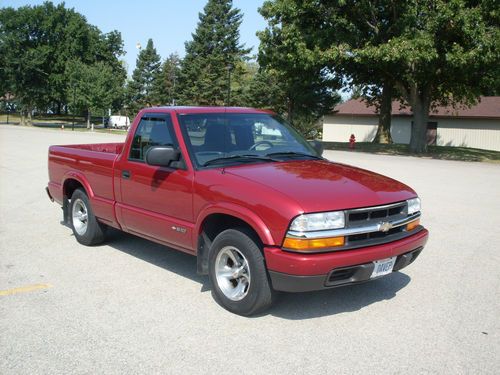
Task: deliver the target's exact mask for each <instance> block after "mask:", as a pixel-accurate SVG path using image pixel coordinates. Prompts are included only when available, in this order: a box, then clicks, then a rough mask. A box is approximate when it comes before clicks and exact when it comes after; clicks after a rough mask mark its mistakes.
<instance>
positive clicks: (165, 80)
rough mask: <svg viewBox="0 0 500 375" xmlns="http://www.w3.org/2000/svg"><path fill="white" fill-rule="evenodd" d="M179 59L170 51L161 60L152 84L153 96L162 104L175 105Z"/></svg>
mask: <svg viewBox="0 0 500 375" xmlns="http://www.w3.org/2000/svg"><path fill="white" fill-rule="evenodd" d="M180 65H181V59H180V57H179V55H178V54H177V53H172V54H170V56H168V57H167V59H166V60H165V61H164V62H163V64H162V66H161V68H160V72H159V74H158V77H157V79H156V80H155V81H154V84H153V96H154V97H155V99H156V100H157V101H158V102H159V103H160V104H162V105H175V104H176V102H177V101H178V87H177V86H178V84H177V83H178V80H179V75H180V71H181V68H180Z"/></svg>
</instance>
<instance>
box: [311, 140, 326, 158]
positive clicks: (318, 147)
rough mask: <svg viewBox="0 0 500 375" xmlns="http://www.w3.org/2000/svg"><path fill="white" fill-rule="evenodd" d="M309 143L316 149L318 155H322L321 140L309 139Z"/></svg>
mask: <svg viewBox="0 0 500 375" xmlns="http://www.w3.org/2000/svg"><path fill="white" fill-rule="evenodd" d="M309 144H310V145H311V146H312V147H313V148H314V149H315V150H316V152H317V153H318V155H319V156H321V155H323V142H321V141H317V140H314V141H309Z"/></svg>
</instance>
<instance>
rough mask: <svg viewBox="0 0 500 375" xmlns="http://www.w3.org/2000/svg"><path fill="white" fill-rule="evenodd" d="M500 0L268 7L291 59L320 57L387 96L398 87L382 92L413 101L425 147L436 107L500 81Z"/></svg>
mask: <svg viewBox="0 0 500 375" xmlns="http://www.w3.org/2000/svg"><path fill="white" fill-rule="evenodd" d="M494 3H495V1H492V0H484V1H466V0H452V1H441V0H437V1H436V0H426V1H394V0H392V1H391V0H386V1H354V0H353V1H348V0H342V1H320V0H303V1H299V0H276V1H273V2H270V1H268V2H266V3H265V4H264V7H263V9H264V10H265V12H268V13H269V14H270V16H271V17H272V21H273V22H275V23H276V24H278V23H281V25H286V26H287V30H286V34H284V38H283V40H284V42H285V43H291V44H292V45H293V47H294V48H293V52H291V54H290V59H291V60H293V61H295V62H296V64H297V65H306V66H307V64H310V63H311V61H317V62H319V63H321V64H322V65H323V66H325V67H328V68H329V69H331V70H332V71H333V72H335V74H337V75H338V76H341V77H343V78H344V80H345V81H346V80H349V79H351V80H352V81H353V83H354V84H363V85H365V86H366V87H368V88H369V87H370V85H375V86H377V90H379V92H380V93H382V94H383V93H384V92H385V89H386V88H388V89H389V90H392V89H393V88H396V89H397V92H396V94H392V93H391V94H389V93H386V94H384V95H382V96H386V98H388V97H393V96H395V95H399V96H401V98H402V99H403V101H405V102H406V103H407V104H408V105H409V106H410V107H411V109H412V111H413V126H412V136H411V142H410V149H411V150H412V151H414V152H425V151H426V149H427V145H426V128H427V122H428V116H429V112H430V110H431V109H432V107H433V106H435V105H449V104H452V105H457V104H459V103H465V104H471V103H473V102H474V101H475V100H477V98H478V96H479V95H480V94H481V93H483V92H485V91H486V90H487V89H488V87H491V86H493V87H498V84H499V78H498V77H499V76H500V71H499V69H500V68H499V66H500V61H499V40H500V36H499V35H500V34H499V33H500V31H499V28H498V24H499V23H500V22H499V21H500V19H499V12H498V6H496V7H495V5H494ZM492 9H493V10H492ZM391 13H392V14H391ZM288 25H291V26H288ZM282 35H283V34H282ZM290 41H291V42H290ZM382 89H383V90H382ZM490 90H491V89H490ZM492 91H497V90H492ZM387 103H389V101H388V100H386V104H387ZM383 106H384V105H381V107H383ZM388 107H389V106H388V105H386V107H385V109H381V112H387V108H388Z"/></svg>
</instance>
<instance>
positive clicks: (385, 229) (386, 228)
mask: <svg viewBox="0 0 500 375" xmlns="http://www.w3.org/2000/svg"><path fill="white" fill-rule="evenodd" d="M378 227H379V230H380V231H381V232H389V231H390V230H391V229H392V224H391V223H388V222H386V221H384V222H383V223H380V224H379V226H378Z"/></svg>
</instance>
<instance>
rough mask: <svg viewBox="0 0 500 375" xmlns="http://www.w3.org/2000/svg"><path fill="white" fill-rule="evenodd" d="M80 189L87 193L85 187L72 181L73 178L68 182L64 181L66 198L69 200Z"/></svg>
mask: <svg viewBox="0 0 500 375" xmlns="http://www.w3.org/2000/svg"><path fill="white" fill-rule="evenodd" d="M79 188H80V189H82V190H83V191H85V188H84V187H83V185H82V184H81V183H80V182H79V181H77V180H75V179H72V178H68V179H67V180H66V181H64V185H63V193H64V196H65V197H66V198H67V199H71V196H72V195H73V193H74V192H75V190H76V189H79Z"/></svg>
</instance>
